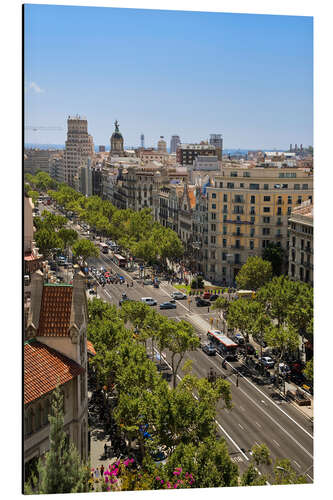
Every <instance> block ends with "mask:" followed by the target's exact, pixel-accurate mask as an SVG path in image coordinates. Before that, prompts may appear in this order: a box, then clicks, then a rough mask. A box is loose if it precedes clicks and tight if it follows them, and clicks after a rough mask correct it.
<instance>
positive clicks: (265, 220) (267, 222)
mask: <svg viewBox="0 0 333 500" xmlns="http://www.w3.org/2000/svg"><path fill="white" fill-rule="evenodd" d="M270 220H271V218H270V217H263V218H262V221H263V223H264V224H269V222H270Z"/></svg>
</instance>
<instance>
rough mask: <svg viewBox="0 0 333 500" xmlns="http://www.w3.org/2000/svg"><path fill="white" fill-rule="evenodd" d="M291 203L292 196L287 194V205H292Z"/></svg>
mask: <svg viewBox="0 0 333 500" xmlns="http://www.w3.org/2000/svg"><path fill="white" fill-rule="evenodd" d="M292 203H293V200H292V197H291V196H288V205H292Z"/></svg>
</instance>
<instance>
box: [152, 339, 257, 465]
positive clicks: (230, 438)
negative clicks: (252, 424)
mask: <svg viewBox="0 0 333 500" xmlns="http://www.w3.org/2000/svg"><path fill="white" fill-rule="evenodd" d="M154 351H155V352H158V351H157V349H156V348H155V347H154ZM162 359H163V361H164V362H165V363H166V364H167V365H168V366H169V368H171V365H170V364H169V363H168V361H167V360H166V358H165V357H163V356H162ZM177 377H178V378H179V380H182V379H181V377H180V376H179V375H177ZM194 397H195V398H196V399H198V398H197V396H196V395H195V394H194ZM215 422H216V424H217V425H218V427H219V428H220V429H221V431H222V432H223V433H224V434H225V435H226V436H227V438H228V439H229V440H230V441H231V442H232V444H233V445H234V446H235V448H237V450H238V451H239V452H240V453H241V454H242V455H243V457H244V458H245V459H246V460H249V459H248V457H247V456H246V455H245V453H243V452H242V450H241V448H240V447H239V446H238V444H237V443H236V442H235V441H234V440H233V439H232V437H231V436H229V434H228V433H227V431H226V430H225V429H223V427H222V425H221V424H220V423H219V422H218V421H217V420H216V419H215Z"/></svg>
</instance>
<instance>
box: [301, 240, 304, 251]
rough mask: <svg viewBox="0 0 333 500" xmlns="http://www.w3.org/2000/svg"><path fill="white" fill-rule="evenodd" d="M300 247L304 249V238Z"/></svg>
mask: <svg viewBox="0 0 333 500" xmlns="http://www.w3.org/2000/svg"><path fill="white" fill-rule="evenodd" d="M301 249H302V250H304V240H301Z"/></svg>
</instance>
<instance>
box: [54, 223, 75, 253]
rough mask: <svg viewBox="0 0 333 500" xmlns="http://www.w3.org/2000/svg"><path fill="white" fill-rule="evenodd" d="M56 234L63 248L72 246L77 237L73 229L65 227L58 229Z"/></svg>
mask: <svg viewBox="0 0 333 500" xmlns="http://www.w3.org/2000/svg"><path fill="white" fill-rule="evenodd" d="M58 236H59V238H60V239H61V241H62V242H63V245H64V247H65V248H67V247H70V246H72V245H73V244H74V243H75V241H76V240H77V239H78V234H77V232H76V231H75V230H74V229H67V228H65V227H63V228H61V229H60V231H58Z"/></svg>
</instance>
